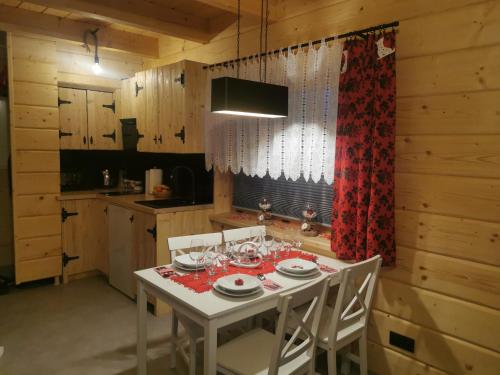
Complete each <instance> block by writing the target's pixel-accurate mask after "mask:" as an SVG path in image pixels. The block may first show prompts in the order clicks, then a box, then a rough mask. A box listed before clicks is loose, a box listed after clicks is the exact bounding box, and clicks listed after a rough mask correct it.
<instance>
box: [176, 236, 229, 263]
mask: <svg viewBox="0 0 500 375" xmlns="http://www.w3.org/2000/svg"><path fill="white" fill-rule="evenodd" d="M195 239H200V240H202V241H203V243H204V244H205V245H207V246H215V245H221V244H222V233H221V232H216V233H205V234H194V235H191V236H181V237H170V238H169V239H168V240H167V241H168V249H169V250H170V261H171V262H173V261H174V259H175V257H176V256H177V255H179V254H184V251H183V250H185V249H189V248H191V241H192V240H195Z"/></svg>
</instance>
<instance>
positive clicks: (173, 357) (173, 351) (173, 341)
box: [170, 309, 179, 368]
mask: <svg viewBox="0 0 500 375" xmlns="http://www.w3.org/2000/svg"><path fill="white" fill-rule="evenodd" d="M178 330H179V320H178V319H177V315H176V314H175V310H174V309H172V324H171V326H170V368H175V366H176V365H177V363H176V362H177V341H178V339H179V338H178V335H177V332H178Z"/></svg>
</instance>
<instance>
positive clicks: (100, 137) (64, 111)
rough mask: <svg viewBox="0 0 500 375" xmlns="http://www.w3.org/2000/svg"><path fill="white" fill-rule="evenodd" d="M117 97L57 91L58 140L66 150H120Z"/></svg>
mask: <svg viewBox="0 0 500 375" xmlns="http://www.w3.org/2000/svg"><path fill="white" fill-rule="evenodd" d="M117 101H119V90H117V92H116V93H110V92H100V91H91V90H79V89H72V88H63V87H60V88H59V138H60V148H61V149H65V150H82V149H85V150H87V149H90V150H119V149H121V148H122V139H121V126H120V122H119V119H118V118H119V117H118V114H117Z"/></svg>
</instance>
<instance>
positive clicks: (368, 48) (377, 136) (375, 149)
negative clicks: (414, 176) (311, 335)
mask: <svg viewBox="0 0 500 375" xmlns="http://www.w3.org/2000/svg"><path fill="white" fill-rule="evenodd" d="M381 38H383V39H382V40H381ZM395 42H396V41H395V33H394V32H387V33H383V34H378V35H373V34H372V35H369V36H368V38H367V39H354V40H348V41H346V43H345V46H344V54H343V59H342V68H341V75H340V82H339V99H338V102H339V104H338V105H339V110H338V118H337V140H336V149H335V152H336V154H335V179H334V183H333V190H334V191H333V195H334V198H333V210H332V241H331V248H332V251H334V252H335V253H336V254H337V257H338V258H339V259H355V260H356V261H361V260H364V259H367V258H370V257H372V256H374V255H377V254H380V255H381V256H382V259H383V264H384V265H386V266H389V265H394V264H395V261H396V248H395V240H394V156H395V155H394V154H395V153H394V142H395V141H394V137H395V124H396V56H395V53H394V49H395Z"/></svg>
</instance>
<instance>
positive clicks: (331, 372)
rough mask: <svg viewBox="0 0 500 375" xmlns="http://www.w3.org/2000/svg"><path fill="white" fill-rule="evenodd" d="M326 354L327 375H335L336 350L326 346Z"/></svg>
mask: <svg viewBox="0 0 500 375" xmlns="http://www.w3.org/2000/svg"><path fill="white" fill-rule="evenodd" d="M326 356H327V359H328V375H337V351H336V350H335V348H328V351H327V352H326Z"/></svg>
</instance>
